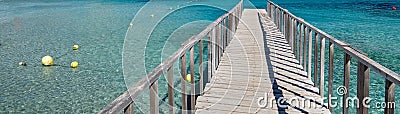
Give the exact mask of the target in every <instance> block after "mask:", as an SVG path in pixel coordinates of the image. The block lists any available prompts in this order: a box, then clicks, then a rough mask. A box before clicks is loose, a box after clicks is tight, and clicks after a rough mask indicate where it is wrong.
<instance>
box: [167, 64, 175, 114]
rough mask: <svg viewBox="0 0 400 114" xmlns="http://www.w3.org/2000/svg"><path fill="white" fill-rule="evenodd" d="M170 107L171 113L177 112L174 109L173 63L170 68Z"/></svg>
mask: <svg viewBox="0 0 400 114" xmlns="http://www.w3.org/2000/svg"><path fill="white" fill-rule="evenodd" d="M167 72H168V78H167V80H168V105H169V106H168V107H169V113H170V114H175V111H174V66H173V65H172V66H171V67H170V68H169V69H168V71H167Z"/></svg>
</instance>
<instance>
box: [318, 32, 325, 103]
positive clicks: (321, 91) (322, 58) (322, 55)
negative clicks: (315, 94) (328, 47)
mask: <svg viewBox="0 0 400 114" xmlns="http://www.w3.org/2000/svg"><path fill="white" fill-rule="evenodd" d="M320 43H321V46H320V65H321V67H320V68H319V70H320V71H319V73H320V75H319V77H320V79H319V81H320V83H319V95H320V96H321V97H323V96H324V87H325V86H324V84H325V80H324V79H325V76H324V72H325V37H321V42H320Z"/></svg>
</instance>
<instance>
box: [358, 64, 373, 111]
mask: <svg viewBox="0 0 400 114" xmlns="http://www.w3.org/2000/svg"><path fill="white" fill-rule="evenodd" d="M369 72H370V69H369V68H368V67H367V66H365V65H364V64H363V63H361V62H358V66H357V98H358V99H359V100H360V101H361V102H358V106H360V107H359V108H357V114H368V107H365V106H364V105H363V104H364V103H365V102H364V100H365V98H367V97H369V81H370V79H369V77H370V75H369Z"/></svg>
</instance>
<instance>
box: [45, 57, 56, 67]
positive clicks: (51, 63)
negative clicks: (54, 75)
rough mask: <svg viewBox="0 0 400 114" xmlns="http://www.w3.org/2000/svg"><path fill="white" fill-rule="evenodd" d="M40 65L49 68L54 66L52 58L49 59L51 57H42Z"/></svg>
mask: <svg viewBox="0 0 400 114" xmlns="http://www.w3.org/2000/svg"><path fill="white" fill-rule="evenodd" d="M42 64H43V65H44V66H51V65H54V60H53V57H51V56H48V55H47V56H44V57H43V58H42Z"/></svg>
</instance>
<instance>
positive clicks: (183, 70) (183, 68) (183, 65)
mask: <svg viewBox="0 0 400 114" xmlns="http://www.w3.org/2000/svg"><path fill="white" fill-rule="evenodd" d="M181 75H182V78H181V86H182V114H187V98H186V97H187V96H186V53H185V54H183V56H182V57H181Z"/></svg>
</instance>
